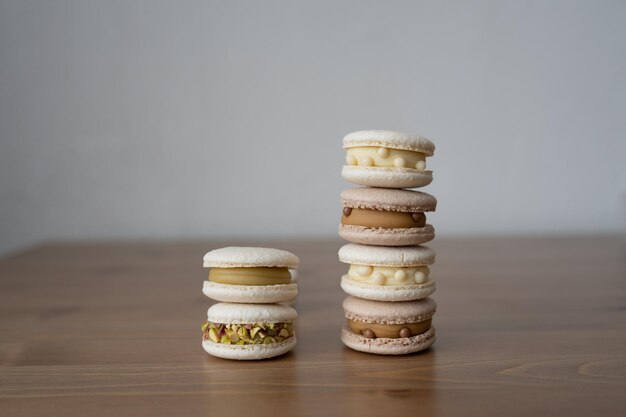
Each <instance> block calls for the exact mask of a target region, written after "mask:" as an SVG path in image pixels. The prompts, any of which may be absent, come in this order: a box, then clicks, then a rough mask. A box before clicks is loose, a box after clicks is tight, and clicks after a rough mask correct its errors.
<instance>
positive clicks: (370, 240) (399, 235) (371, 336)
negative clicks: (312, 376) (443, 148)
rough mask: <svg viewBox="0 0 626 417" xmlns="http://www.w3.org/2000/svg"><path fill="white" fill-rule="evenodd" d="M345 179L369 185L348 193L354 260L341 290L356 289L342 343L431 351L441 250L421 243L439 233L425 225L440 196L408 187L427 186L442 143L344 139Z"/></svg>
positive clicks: (379, 350)
mask: <svg viewBox="0 0 626 417" xmlns="http://www.w3.org/2000/svg"><path fill="white" fill-rule="evenodd" d="M343 147H344V149H346V153H347V155H346V163H347V165H345V166H344V167H343V170H342V173H341V174H342V176H343V178H344V179H345V180H347V181H349V182H352V183H355V184H358V185H365V186H367V187H357V188H351V189H348V190H344V191H343V192H342V193H341V203H342V206H343V214H342V217H341V224H340V226H339V235H340V236H341V237H342V238H344V239H345V240H348V241H350V242H352V243H349V244H347V245H344V246H343V247H342V248H341V249H340V250H339V260H340V261H341V262H344V263H347V264H349V265H350V266H349V268H348V273H347V274H345V275H344V276H343V277H342V278H341V288H342V289H343V290H344V291H345V292H347V293H348V294H350V296H349V297H348V298H346V299H345V300H344V303H343V308H344V312H345V316H346V319H347V325H346V327H345V328H344V329H343V330H342V334H341V339H342V341H343V343H344V344H345V345H346V346H348V347H350V348H352V349H354V350H358V351H361V352H368V353H376V354H382V355H402V354H407V353H413V352H418V351H421V350H424V349H427V348H428V347H429V346H431V345H432V344H433V342H434V341H435V330H434V328H433V327H431V320H432V316H433V314H434V313H435V310H436V308H437V307H436V304H435V302H434V301H433V300H432V299H430V298H427V297H428V296H429V295H430V294H432V293H433V292H434V291H435V282H434V281H433V280H432V279H431V278H430V277H429V275H430V269H429V267H428V265H431V264H432V263H434V261H435V252H434V251H433V250H432V249H430V248H429V247H427V246H422V245H421V244H422V243H425V242H429V241H431V240H433V239H434V237H435V230H434V228H433V227H432V226H431V225H429V224H427V223H426V214H425V213H427V212H432V211H435V209H436V207H437V200H436V199H435V197H433V196H431V195H430V194H426V193H423V192H419V191H411V190H406V189H405V188H417V187H423V186H425V185H428V184H430V183H431V181H432V171H428V170H426V157H428V156H432V155H433V154H434V151H435V145H434V144H433V143H432V142H431V141H430V140H428V139H426V138H423V137H421V136H416V135H409V134H405V133H401V132H394V131H384V130H368V131H358V132H353V133H350V134H348V135H347V136H346V137H345V138H344V139H343Z"/></svg>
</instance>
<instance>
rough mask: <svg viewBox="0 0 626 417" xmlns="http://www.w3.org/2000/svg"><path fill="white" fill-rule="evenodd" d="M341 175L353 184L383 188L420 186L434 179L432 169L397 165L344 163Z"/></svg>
mask: <svg viewBox="0 0 626 417" xmlns="http://www.w3.org/2000/svg"><path fill="white" fill-rule="evenodd" d="M341 176H342V177H343V179H344V180H346V181H348V182H351V183H353V184H358V185H366V186H368V187H382V188H418V187H424V186H426V185H428V184H430V183H431V182H432V181H433V173H432V171H418V170H417V169H411V168H395V167H370V166H353V165H344V166H343V168H342V169H341Z"/></svg>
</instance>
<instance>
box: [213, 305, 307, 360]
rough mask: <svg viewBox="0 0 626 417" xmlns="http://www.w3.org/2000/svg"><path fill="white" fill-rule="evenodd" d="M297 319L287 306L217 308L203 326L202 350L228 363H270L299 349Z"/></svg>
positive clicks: (232, 306)
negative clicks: (269, 359)
mask: <svg viewBox="0 0 626 417" xmlns="http://www.w3.org/2000/svg"><path fill="white" fill-rule="evenodd" d="M297 315H298V314H297V313H296V310H294V309H293V308H291V307H289V306H286V305H283V304H235V303H218V304H215V305H213V306H211V308H209V311H208V312H207V321H206V322H205V323H204V324H203V325H202V347H203V348H204V350H206V351H207V353H209V354H210V355H213V356H217V357H218V358H224V359H240V360H254V359H267V358H273V357H274V356H279V355H282V354H285V353H287V352H289V351H290V350H291V349H293V347H294V346H295V345H296V334H295V331H294V324H295V320H296V317H297Z"/></svg>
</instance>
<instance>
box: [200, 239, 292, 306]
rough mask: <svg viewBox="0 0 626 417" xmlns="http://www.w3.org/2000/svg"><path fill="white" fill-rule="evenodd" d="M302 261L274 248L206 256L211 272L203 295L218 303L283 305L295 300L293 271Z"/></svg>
mask: <svg viewBox="0 0 626 417" xmlns="http://www.w3.org/2000/svg"><path fill="white" fill-rule="evenodd" d="M298 263H299V259H298V257H297V256H296V255H294V254H293V253H291V252H287V251H284V250H279V249H272V248H254V247H234V246H233V247H227V248H221V249H216V250H212V251H210V252H208V253H207V254H206V255H204V259H203V264H204V267H205V268H210V270H209V276H208V279H207V280H206V281H205V282H204V287H203V289H202V291H203V292H204V294H205V295H206V296H207V297H210V298H213V299H214V300H217V301H227V302H236V303H279V302H284V301H289V300H293V299H294V298H295V297H296V296H297V295H298V285H297V284H296V283H295V282H292V273H291V272H290V269H292V270H293V269H296V268H297V267H298Z"/></svg>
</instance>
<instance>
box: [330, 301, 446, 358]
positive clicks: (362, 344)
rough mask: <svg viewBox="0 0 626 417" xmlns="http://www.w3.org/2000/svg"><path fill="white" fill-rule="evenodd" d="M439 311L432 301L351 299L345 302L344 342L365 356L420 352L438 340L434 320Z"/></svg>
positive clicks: (342, 334)
mask: <svg viewBox="0 0 626 417" xmlns="http://www.w3.org/2000/svg"><path fill="white" fill-rule="evenodd" d="M436 309H437V304H435V302H434V301H433V300H432V299H430V298H424V299H422V300H415V301H399V302H396V303H389V302H384V301H372V300H364V299H361V298H356V297H352V296H348V297H347V298H346V299H344V301H343V310H344V313H345V317H346V320H347V322H346V326H345V327H344V328H343V330H342V331H341V340H342V341H343V343H344V344H345V345H346V346H347V347H349V348H351V349H354V350H358V351H360V352H366V353H376V354H379V355H405V354H407V353H414V352H419V351H421V350H424V349H427V348H428V347H430V346H431V345H432V344H433V343H434V341H435V329H434V327H432V325H431V321H432V317H433V315H434V314H435V311H436Z"/></svg>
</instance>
